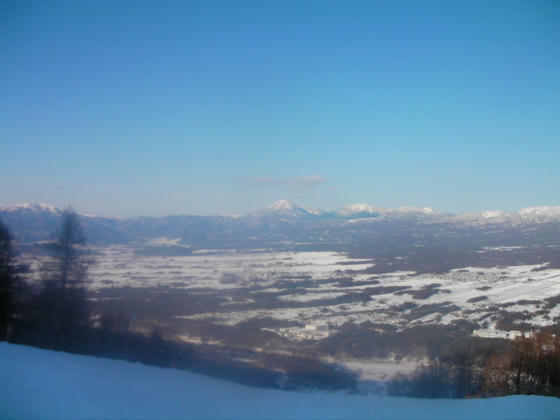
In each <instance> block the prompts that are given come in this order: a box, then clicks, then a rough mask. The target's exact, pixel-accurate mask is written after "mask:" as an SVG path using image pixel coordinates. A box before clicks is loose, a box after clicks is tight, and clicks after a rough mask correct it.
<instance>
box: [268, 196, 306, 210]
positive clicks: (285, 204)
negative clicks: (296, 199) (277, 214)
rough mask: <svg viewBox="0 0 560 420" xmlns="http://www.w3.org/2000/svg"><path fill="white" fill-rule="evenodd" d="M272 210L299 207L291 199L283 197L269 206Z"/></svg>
mask: <svg viewBox="0 0 560 420" xmlns="http://www.w3.org/2000/svg"><path fill="white" fill-rule="evenodd" d="M268 208H269V209H270V210H293V209H295V208H299V206H298V205H297V204H294V203H292V202H291V201H289V200H286V199H282V200H278V201H276V202H275V203H273V204H272V205H271V206H269V207H268Z"/></svg>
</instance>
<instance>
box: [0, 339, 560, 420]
mask: <svg viewBox="0 0 560 420" xmlns="http://www.w3.org/2000/svg"><path fill="white" fill-rule="evenodd" d="M559 411H560V399H557V398H548V397H537V396H512V397H505V398H495V399H489V400H473V399H471V400H421V399H412V398H394V397H381V396H371V395H368V396H364V395H348V394H342V393H323V392H288V391H277V390H268V389H256V388H250V387H246V386H242V385H237V384H234V383H230V382H226V381H221V380H217V379H212V378H208V377H204V376H200V375H196V374H193V373H189V372H183V371H179V370H173V369H161V368H156V367H150V366H144V365H141V364H134V363H129V362H123V361H118V360H110V359H102V358H95V357H89V356H78V355H72V354H68V353H62V352H52V351H47V350H40V349H36V348H32V347H26V346H19V345H13V344H7V343H0V418H10V419H13V418H34V419H45V418H58V419H64V418H75V419H84V418H104V419H107V418H197V419H223V418H236V419H239V418H247V419H272V418H274V419H279V418H281V419H313V418H321V419H328V418H352V419H362V418H368V419H406V418H429V419H460V418H464V419H475V418H485V419H487V418H508V419H530V418H541V419H545V418H554V417H556V415H557V414H558V412H559Z"/></svg>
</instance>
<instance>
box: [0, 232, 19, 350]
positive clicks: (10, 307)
mask: <svg viewBox="0 0 560 420" xmlns="http://www.w3.org/2000/svg"><path fill="white" fill-rule="evenodd" d="M18 273H19V266H18V264H17V262H16V259H15V255H14V251H13V247H12V235H11V234H10V231H9V230H8V228H7V227H6V226H5V225H4V224H3V223H2V222H0V340H6V339H7V338H8V331H9V326H10V323H11V322H12V321H13V317H14V315H15V312H16V288H17V286H18V284H19V274H18Z"/></svg>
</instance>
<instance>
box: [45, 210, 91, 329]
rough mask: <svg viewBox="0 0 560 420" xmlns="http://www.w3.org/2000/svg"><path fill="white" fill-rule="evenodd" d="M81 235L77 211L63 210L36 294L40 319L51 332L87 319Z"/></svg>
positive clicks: (82, 323) (81, 324)
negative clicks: (37, 295)
mask: <svg viewBox="0 0 560 420" xmlns="http://www.w3.org/2000/svg"><path fill="white" fill-rule="evenodd" d="M84 245H85V237H84V235H83V231H82V228H81V225H80V221H79V218H78V215H77V214H76V213H75V212H74V211H73V210H72V209H71V208H67V209H65V210H64V212H63V213H62V216H61V224H60V229H59V232H58V234H57V238H56V240H55V241H54V242H53V243H52V246H51V250H52V256H53V258H52V259H51V260H50V261H48V262H46V263H45V264H44V265H43V267H42V269H41V271H42V272H41V277H42V279H43V282H44V289H43V291H42V292H41V294H40V296H39V303H40V307H41V312H42V318H43V321H44V322H45V323H46V324H47V326H49V327H51V328H52V329H53V330H54V332H55V334H57V333H62V334H68V333H71V332H72V331H73V330H75V329H76V328H79V327H81V326H86V325H87V324H88V323H89V305H88V303H87V299H86V295H85V286H86V283H87V279H88V277H87V269H88V265H89V264H90V261H89V260H88V259H87V258H86V256H85V254H84Z"/></svg>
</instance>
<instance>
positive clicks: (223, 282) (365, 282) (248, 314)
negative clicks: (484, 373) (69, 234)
mask: <svg viewBox="0 0 560 420" xmlns="http://www.w3.org/2000/svg"><path fill="white" fill-rule="evenodd" d="M175 242H176V241H175ZM175 242H174V241H173V240H169V239H166V238H162V239H161V240H160V241H156V242H154V243H153V244H156V245H158V246H166V245H168V246H171V245H176V243H175ZM153 244H151V245H153ZM138 249H139V248H138V247H134V246H122V245H119V246H109V247H97V248H93V251H95V253H96V264H95V265H93V266H92V267H91V269H90V278H91V280H92V282H91V285H90V287H91V289H92V291H93V292H94V294H95V293H99V291H104V292H103V296H104V297H103V298H99V299H106V300H110V299H111V292H110V290H111V289H112V288H121V287H130V288H134V289H147V288H156V289H157V290H161V293H162V294H163V293H169V292H170V291H172V290H181V291H183V292H188V293H191V295H192V296H204V297H205V298H208V297H209V296H215V297H216V300H218V299H219V300H221V301H222V303H221V304H219V305H214V306H211V305H207V306H204V307H203V308H202V309H199V310H197V311H196V312H195V313H193V312H192V310H191V311H188V312H186V313H184V312H182V307H181V306H180V305H179V306H178V307H177V308H176V313H174V314H172V317H174V318H176V319H193V320H196V319H199V320H203V319H211V320H212V322H215V323H217V324H223V325H236V324H238V323H240V322H243V321H246V320H248V319H251V318H270V319H277V320H283V321H297V325H293V326H289V327H275V328H273V330H274V332H276V333H277V334H280V335H283V336H285V337H288V338H290V339H293V340H302V339H320V338H324V337H326V336H329V335H331V334H332V333H334V332H336V331H337V328H338V327H339V326H341V325H343V324H344V323H346V322H348V321H353V322H355V323H361V322H364V321H370V322H373V323H378V324H386V325H391V326H393V327H396V328H397V329H403V328H408V327H410V326H414V325H426V324H451V323H453V322H455V321H460V320H468V321H471V322H473V323H475V324H479V326H480V328H481V329H482V330H485V331H488V332H489V334H491V333H492V332H493V331H496V327H497V323H498V321H499V313H501V314H502V315H501V316H502V317H503V314H507V313H509V314H511V315H512V317H513V319H514V325H513V327H511V326H510V327H509V328H510V329H512V328H513V329H516V327H515V322H524V323H526V324H529V325H535V326H538V325H550V324H553V323H555V322H559V321H560V302H558V301H560V299H558V298H556V299H554V298H555V297H557V296H560V270H559V269H550V268H547V266H546V265H517V266H515V265H514V266H503V267H490V268H488V267H484V268H483V267H462V268H457V269H454V270H450V271H448V272H446V273H443V274H417V273H416V272H414V271H394V272H387V273H377V274H369V273H368V272H367V270H368V269H371V268H375V260H371V259H367V260H366V259H352V258H349V257H348V256H347V255H346V254H344V253H339V252H272V251H266V250H253V251H251V252H248V251H244V252H236V251H212V250H206V251H196V252H195V253H193V254H192V255H186V256H145V255H142V254H139V253H138ZM479 252H487V250H485V249H482V250H481V251H479ZM24 257H26V258H27V261H28V262H29V261H30V262H31V268H32V272H34V273H37V272H38V268H39V267H40V264H41V261H42V260H41V258H39V257H31V256H24ZM35 275H36V276H37V274H35ZM37 278H38V277H36V279H37ZM94 296H95V295H94ZM95 299H96V298H95V297H93V300H95ZM547 299H548V300H547ZM557 302H558V303H557ZM183 307H186V306H183ZM189 309H190V307H189ZM498 327H499V325H498Z"/></svg>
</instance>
